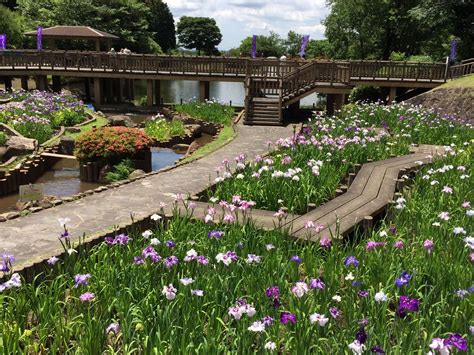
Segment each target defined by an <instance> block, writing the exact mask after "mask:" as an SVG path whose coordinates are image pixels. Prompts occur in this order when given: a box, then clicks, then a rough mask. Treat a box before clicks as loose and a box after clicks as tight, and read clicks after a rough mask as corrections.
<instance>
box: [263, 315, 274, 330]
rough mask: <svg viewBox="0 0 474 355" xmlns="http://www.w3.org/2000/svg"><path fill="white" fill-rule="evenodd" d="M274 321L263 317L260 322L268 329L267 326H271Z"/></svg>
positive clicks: (268, 317)
mask: <svg viewBox="0 0 474 355" xmlns="http://www.w3.org/2000/svg"><path fill="white" fill-rule="evenodd" d="M273 321H274V319H273V318H272V317H270V316H265V317H263V318H262V322H263V324H265V326H266V327H268V326H269V325H272V323H273Z"/></svg>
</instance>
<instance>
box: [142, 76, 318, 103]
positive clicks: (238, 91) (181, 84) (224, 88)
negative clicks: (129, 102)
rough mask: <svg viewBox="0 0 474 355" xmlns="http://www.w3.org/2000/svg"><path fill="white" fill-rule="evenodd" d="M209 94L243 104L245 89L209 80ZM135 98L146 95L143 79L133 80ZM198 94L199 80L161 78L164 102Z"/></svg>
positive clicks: (315, 99)
mask: <svg viewBox="0 0 474 355" xmlns="http://www.w3.org/2000/svg"><path fill="white" fill-rule="evenodd" d="M209 90H210V92H209V95H210V97H211V98H214V99H217V100H219V101H222V102H224V103H226V104H229V103H230V101H232V105H233V106H244V98H245V89H244V84H243V83H233V82H232V83H231V82H223V81H211V84H210V88H209ZM135 95H136V97H135V99H136V100H138V99H139V98H140V97H145V96H146V82H145V80H135ZM198 96H199V82H198V81H190V80H161V91H160V97H162V98H163V102H164V103H180V101H181V100H183V101H184V102H185V101H189V100H195V99H196V98H197V97H198ZM318 102H319V99H318V97H317V96H316V94H312V95H309V96H307V97H305V98H303V99H302V100H301V106H312V105H313V103H316V104H317V103H318Z"/></svg>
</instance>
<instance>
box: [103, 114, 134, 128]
mask: <svg viewBox="0 0 474 355" xmlns="http://www.w3.org/2000/svg"><path fill="white" fill-rule="evenodd" d="M109 122H110V125H111V126H121V127H128V128H135V127H136V126H137V124H136V123H135V122H133V120H132V119H131V118H130V117H128V116H126V115H114V116H109Z"/></svg>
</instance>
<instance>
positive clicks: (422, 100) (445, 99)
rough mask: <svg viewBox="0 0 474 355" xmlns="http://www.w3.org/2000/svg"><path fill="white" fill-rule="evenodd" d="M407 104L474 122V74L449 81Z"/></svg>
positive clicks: (410, 100)
mask: <svg viewBox="0 0 474 355" xmlns="http://www.w3.org/2000/svg"><path fill="white" fill-rule="evenodd" d="M407 102H408V103H411V104H415V105H422V106H424V107H427V108H434V109H436V110H439V111H440V112H442V113H444V114H455V115H457V116H458V117H459V118H465V119H469V120H474V74H471V75H468V76H465V77H462V78H459V79H456V80H453V81H449V82H447V83H446V84H444V85H441V86H438V87H437V88H435V89H433V90H430V91H428V92H425V93H424V94H421V95H418V96H416V97H413V98H411V99H409V100H407Z"/></svg>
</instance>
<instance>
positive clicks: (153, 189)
mask: <svg viewBox="0 0 474 355" xmlns="http://www.w3.org/2000/svg"><path fill="white" fill-rule="evenodd" d="M236 129H237V134H238V135H237V137H236V138H235V139H234V140H233V141H232V142H231V143H229V144H227V145H226V146H224V147H222V148H221V149H219V150H217V151H216V152H214V153H211V154H210V155H208V156H206V157H204V158H202V159H199V160H197V161H194V162H192V163H190V164H186V165H183V166H180V167H177V168H175V169H172V170H169V171H165V172H163V173H160V174H156V175H153V176H149V177H146V178H144V179H141V180H137V181H134V182H132V183H129V184H127V185H122V186H120V187H117V188H114V189H110V190H107V191H103V192H101V193H99V194H93V195H90V196H86V197H84V198H81V199H79V200H76V201H73V202H69V203H66V204H64V205H59V206H57V207H53V208H50V209H47V210H44V211H40V212H37V213H33V214H31V215H28V216H25V217H20V218H17V219H14V220H9V221H6V222H3V223H1V224H0V253H1V252H3V251H7V252H9V253H11V254H13V255H15V257H16V259H17V261H16V262H15V269H21V268H23V267H27V266H29V265H31V264H33V263H36V262H40V261H41V260H44V259H46V258H49V257H50V256H52V255H57V254H59V253H61V252H62V247H61V245H60V243H59V241H58V235H59V233H60V232H61V227H60V225H59V222H58V218H66V217H67V218H70V219H71V222H69V223H68V229H69V230H70V232H71V233H72V236H73V237H79V236H82V235H83V234H85V235H86V236H93V235H94V234H97V233H100V232H103V231H104V230H110V229H111V228H113V227H114V226H125V225H128V224H130V223H131V215H133V216H134V218H136V219H140V218H144V217H147V216H150V215H152V214H153V213H155V212H158V211H159V202H161V201H164V202H170V201H171V200H172V199H171V197H170V196H169V194H170V193H186V194H187V193H189V194H191V195H193V194H196V193H198V192H200V191H202V190H204V189H205V188H207V187H208V186H209V183H210V181H211V180H213V179H214V178H215V176H216V175H215V171H214V169H215V168H216V167H217V166H218V165H220V164H221V162H222V160H223V159H233V158H234V157H235V156H236V155H238V154H239V153H245V154H246V155H247V157H248V158H249V159H252V158H253V157H255V156H256V155H259V154H264V153H266V152H267V145H266V142H267V141H269V140H271V141H275V140H276V139H278V138H280V137H288V136H290V135H292V134H293V127H292V126H288V127H262V126H240V125H239V126H237V127H236Z"/></svg>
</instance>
